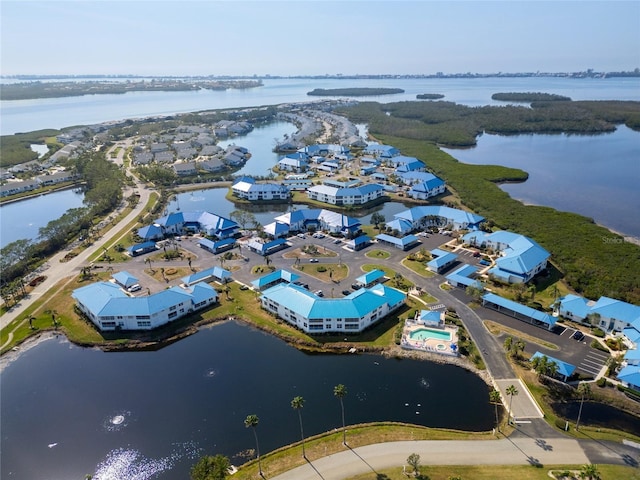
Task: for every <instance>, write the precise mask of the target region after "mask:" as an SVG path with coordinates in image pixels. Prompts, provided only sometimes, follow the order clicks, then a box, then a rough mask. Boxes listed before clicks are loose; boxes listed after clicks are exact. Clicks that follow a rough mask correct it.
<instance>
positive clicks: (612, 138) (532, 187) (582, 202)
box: [442, 125, 640, 240]
mask: <svg viewBox="0 0 640 480" xmlns="http://www.w3.org/2000/svg"><path fill="white" fill-rule="evenodd" d="M442 150H444V151H446V152H447V153H449V154H450V155H452V156H453V157H455V158H457V159H458V160H460V161H461V162H465V163H472V164H478V165H486V164H495V165H504V166H507V167H515V168H520V169H522V170H525V171H526V172H528V173H529V178H528V179H527V181H526V182H523V183H509V184H504V185H502V186H501V188H502V189H503V190H505V191H506V192H508V193H509V194H510V195H511V197H513V198H516V199H518V200H521V201H523V202H524V203H530V204H536V205H545V206H549V207H553V208H555V209H557V210H564V211H569V212H575V213H579V214H581V215H585V216H587V217H591V218H593V219H594V220H595V221H596V222H597V223H599V224H600V225H604V226H606V227H607V228H609V229H611V230H615V231H617V232H620V233H622V234H624V235H627V236H632V237H635V238H637V239H639V240H640V220H639V217H638V211H640V189H638V180H639V179H640V133H638V132H634V131H633V130H631V129H629V128H627V127H625V126H624V125H620V126H619V127H618V129H617V130H616V131H615V132H614V133H609V134H603V135H596V136H593V135H591V136H587V135H566V134H560V135H517V136H509V137H505V136H499V135H487V134H485V135H482V136H480V137H479V138H478V144H477V146H476V147H474V148H470V149H444V148H443V149H442Z"/></svg>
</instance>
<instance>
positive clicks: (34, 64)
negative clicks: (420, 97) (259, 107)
mask: <svg viewBox="0 0 640 480" xmlns="http://www.w3.org/2000/svg"><path fill="white" fill-rule="evenodd" d="M0 18H1V20H0V22H1V23H0V27H1V30H0V43H1V48H0V67H1V70H0V73H2V74H3V75H14V74H139V75H163V74H164V75H253V74H257V75H265V74H271V75H319V74H327V73H328V74H338V73H342V74H345V75H347V74H376V73H389V74H432V73H436V72H444V73H460V72H479V73H492V72H523V71H527V72H530V71H541V72H560V71H582V70H586V69H588V68H593V69H595V70H596V71H616V70H633V69H634V68H636V67H640V1H637V0H635V1H598V2H596V1H584V0H583V1H553V2H546V1H497V2H487V1H480V0H468V1H456V0H454V1H446V2H441V1H429V0H422V1H403V0H385V1H364V0H347V1H341V2H333V1H321V0H316V1H314V0H291V1H284V2H278V1H253V2H249V1H242V0H240V1H237V0H236V1H207V0H200V1H163V0H149V1H144V0H143V1H135V0H133V1H131V0H93V1H91V0H71V1H66V2H63V1H55V0H49V1H40V2H38V1H32V0H19V1H6V0H0Z"/></svg>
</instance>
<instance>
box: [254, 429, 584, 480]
mask: <svg viewBox="0 0 640 480" xmlns="http://www.w3.org/2000/svg"><path fill="white" fill-rule="evenodd" d="M347 440H348V439H347ZM412 453H417V454H418V455H420V463H421V464H422V465H425V466H428V465H554V464H555V465H558V464H576V465H582V464H585V463H590V461H589V458H588V457H587V455H586V454H585V452H584V450H583V449H582V447H581V446H580V443H579V442H578V441H577V440H573V439H567V438H551V439H539V438H538V439H536V438H529V437H524V438H514V439H512V438H502V439H500V440H424V441H404V442H391V443H380V444H375V445H367V446H365V447H359V448H355V449H353V450H352V449H347V450H346V451H344V452H340V453H336V454H333V455H329V456H327V457H324V458H320V459H318V460H313V461H311V462H309V463H307V464H306V465H302V466H300V467H297V468H294V469H292V470H290V471H288V472H286V473H283V474H281V475H278V476H275V477H270V476H269V472H268V471H266V472H264V473H265V477H267V478H273V479H274V480H318V479H324V480H341V479H344V478H349V477H352V476H355V475H360V474H363V473H367V472H371V473H377V472H379V471H381V470H384V469H389V468H397V469H398V470H399V471H400V470H401V469H402V467H403V465H406V460H407V457H408V456H409V455H411V454H412ZM407 468H408V466H407Z"/></svg>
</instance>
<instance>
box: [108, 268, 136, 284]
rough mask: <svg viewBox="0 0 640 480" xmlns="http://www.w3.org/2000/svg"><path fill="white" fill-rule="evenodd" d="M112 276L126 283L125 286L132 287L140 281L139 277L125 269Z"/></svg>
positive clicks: (120, 282)
mask: <svg viewBox="0 0 640 480" xmlns="http://www.w3.org/2000/svg"><path fill="white" fill-rule="evenodd" d="M111 276H112V277H113V279H114V280H115V281H116V282H118V283H119V284H120V285H124V286H125V287H130V286H131V285H135V284H136V283H138V279H137V278H136V277H134V276H133V275H131V274H130V273H129V272H127V271H125V270H123V271H121V272H118V273H114V274H113V275H111Z"/></svg>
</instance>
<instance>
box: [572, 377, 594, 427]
mask: <svg viewBox="0 0 640 480" xmlns="http://www.w3.org/2000/svg"><path fill="white" fill-rule="evenodd" d="M578 393H579V394H580V408H579V409H578V419H577V420H576V430H578V428H579V427H580V417H581V416H582V405H583V403H584V398H585V397H588V396H589V395H591V385H589V384H588V383H587V382H580V384H579V385H578Z"/></svg>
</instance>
